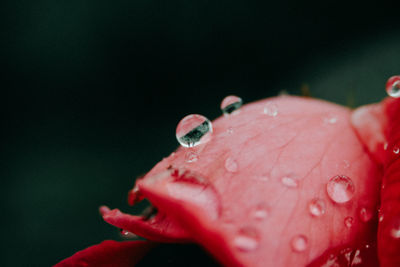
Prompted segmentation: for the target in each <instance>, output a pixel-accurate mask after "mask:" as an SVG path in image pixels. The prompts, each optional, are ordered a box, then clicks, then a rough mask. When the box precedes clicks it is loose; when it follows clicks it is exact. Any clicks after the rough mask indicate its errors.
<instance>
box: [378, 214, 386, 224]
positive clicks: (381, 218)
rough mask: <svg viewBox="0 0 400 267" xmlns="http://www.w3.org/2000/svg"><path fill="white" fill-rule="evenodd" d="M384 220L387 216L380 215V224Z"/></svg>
mask: <svg viewBox="0 0 400 267" xmlns="http://www.w3.org/2000/svg"><path fill="white" fill-rule="evenodd" d="M384 218H385V216H384V215H383V214H382V215H380V216H379V222H382V221H383V219H384Z"/></svg>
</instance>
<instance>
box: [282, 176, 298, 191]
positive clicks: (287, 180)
mask: <svg viewBox="0 0 400 267" xmlns="http://www.w3.org/2000/svg"><path fill="white" fill-rule="evenodd" d="M281 182H282V184H283V185H284V186H286V187H290V188H296V187H297V186H298V185H299V183H298V181H297V180H296V179H294V178H292V177H291V176H287V175H286V176H283V177H282V179H281Z"/></svg>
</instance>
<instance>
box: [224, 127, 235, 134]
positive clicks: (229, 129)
mask: <svg viewBox="0 0 400 267" xmlns="http://www.w3.org/2000/svg"><path fill="white" fill-rule="evenodd" d="M226 132H227V133H228V134H233V132H234V131H233V128H232V127H229V128H228V129H227V130H226Z"/></svg>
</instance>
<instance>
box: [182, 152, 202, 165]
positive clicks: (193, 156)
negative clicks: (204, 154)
mask: <svg viewBox="0 0 400 267" xmlns="http://www.w3.org/2000/svg"><path fill="white" fill-rule="evenodd" d="M198 159H199V156H198V155H197V153H196V152H195V151H188V152H186V154H185V161H186V162H187V163H192V162H196V161H197V160H198Z"/></svg>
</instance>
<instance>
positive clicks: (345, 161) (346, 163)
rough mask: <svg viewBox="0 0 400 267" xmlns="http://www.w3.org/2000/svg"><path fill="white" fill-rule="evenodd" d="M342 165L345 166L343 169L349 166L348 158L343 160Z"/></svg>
mask: <svg viewBox="0 0 400 267" xmlns="http://www.w3.org/2000/svg"><path fill="white" fill-rule="evenodd" d="M343 165H344V166H343V167H344V168H345V169H348V168H350V162H349V161H348V160H343Z"/></svg>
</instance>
